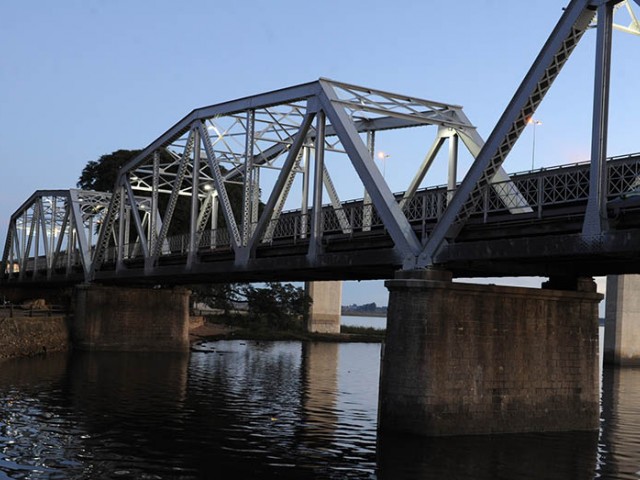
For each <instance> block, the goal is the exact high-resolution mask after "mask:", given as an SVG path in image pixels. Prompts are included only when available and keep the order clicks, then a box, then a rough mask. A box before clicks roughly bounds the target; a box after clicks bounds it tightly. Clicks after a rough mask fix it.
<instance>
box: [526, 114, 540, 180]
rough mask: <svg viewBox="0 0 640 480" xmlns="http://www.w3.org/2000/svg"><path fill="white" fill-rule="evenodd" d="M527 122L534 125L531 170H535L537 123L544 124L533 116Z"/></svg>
mask: <svg viewBox="0 0 640 480" xmlns="http://www.w3.org/2000/svg"><path fill="white" fill-rule="evenodd" d="M527 123H528V124H529V125H533V144H532V146H531V170H533V168H534V167H533V166H534V164H535V159H536V125H542V122H541V121H540V120H536V119H534V118H533V117H531V118H529V121H528V122H527Z"/></svg>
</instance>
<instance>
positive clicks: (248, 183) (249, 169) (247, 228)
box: [241, 110, 257, 247]
mask: <svg viewBox="0 0 640 480" xmlns="http://www.w3.org/2000/svg"><path fill="white" fill-rule="evenodd" d="M255 115H256V112H255V110H248V111H247V120H246V139H245V154H244V184H243V187H244V188H243V190H242V226H241V228H242V246H243V247H246V246H247V245H248V243H249V236H250V235H251V218H252V215H251V211H252V209H253V208H254V205H253V189H254V184H253V145H254V141H255V138H254V137H255V119H256V117H255ZM255 208H257V207H255Z"/></svg>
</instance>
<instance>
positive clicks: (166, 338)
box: [71, 285, 189, 351]
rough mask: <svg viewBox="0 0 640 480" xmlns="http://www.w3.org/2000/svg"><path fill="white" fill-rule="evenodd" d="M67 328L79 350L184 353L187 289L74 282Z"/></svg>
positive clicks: (187, 335) (187, 345)
mask: <svg viewBox="0 0 640 480" xmlns="http://www.w3.org/2000/svg"><path fill="white" fill-rule="evenodd" d="M71 332H72V339H73V345H74V347H75V348H79V349H82V350H106V351H108V350H118V351H185V350H187V349H188V348H189V291H188V290H186V289H182V288H172V289H150V288H132V287H126V288H124V287H122V288H121V287H105V286H100V285H80V286H78V287H77V290H76V305H75V315H74V320H73V322H72V325H71Z"/></svg>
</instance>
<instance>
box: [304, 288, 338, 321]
mask: <svg viewBox="0 0 640 480" xmlns="http://www.w3.org/2000/svg"><path fill="white" fill-rule="evenodd" d="M305 291H306V293H307V295H309V296H310V297H311V299H312V300H313V303H312V304H311V308H309V318H308V320H307V331H308V332H312V333H340V315H341V313H342V281H331V282H306V283H305Z"/></svg>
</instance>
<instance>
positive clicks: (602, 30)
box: [582, 2, 614, 237]
mask: <svg viewBox="0 0 640 480" xmlns="http://www.w3.org/2000/svg"><path fill="white" fill-rule="evenodd" d="M613 7H614V4H613V2H604V3H603V4H602V5H600V6H599V7H598V25H597V29H598V30H597V38H596V70H595V82H594V92H593V127H592V130H591V167H590V170H589V175H590V176H589V200H588V201H587V209H586V211H585V216H584V223H583V225H582V235H583V236H584V237H593V236H597V235H600V234H601V233H602V232H603V231H605V230H606V229H607V227H608V225H607V224H608V221H607V163H606V162H607V132H608V123H609V87H610V77H611V33H612V31H613Z"/></svg>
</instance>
